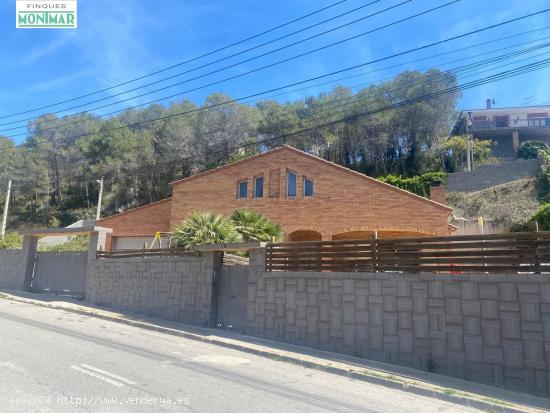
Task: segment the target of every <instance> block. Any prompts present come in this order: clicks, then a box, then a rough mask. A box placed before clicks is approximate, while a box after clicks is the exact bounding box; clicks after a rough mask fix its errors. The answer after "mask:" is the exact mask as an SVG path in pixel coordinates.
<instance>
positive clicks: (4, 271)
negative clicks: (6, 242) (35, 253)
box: [0, 250, 26, 290]
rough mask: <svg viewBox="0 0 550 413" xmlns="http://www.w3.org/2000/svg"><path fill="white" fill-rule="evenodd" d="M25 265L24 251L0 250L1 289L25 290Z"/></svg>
mask: <svg viewBox="0 0 550 413" xmlns="http://www.w3.org/2000/svg"><path fill="white" fill-rule="evenodd" d="M25 265H26V262H25V254H24V252H23V250H0V288H4V289H8V290H23V286H24V284H25Z"/></svg>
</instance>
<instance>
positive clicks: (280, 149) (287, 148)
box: [170, 145, 452, 212]
mask: <svg viewBox="0 0 550 413" xmlns="http://www.w3.org/2000/svg"><path fill="white" fill-rule="evenodd" d="M283 151H288V152H291V153H294V154H297V155H300V156H303V157H305V158H308V159H311V160H313V161H315V162H320V163H322V164H324V165H325V166H328V167H330V168H334V169H336V170H338V171H340V172H345V173H348V174H351V175H353V176H356V177H359V178H361V179H365V180H367V181H369V182H372V183H375V184H377V185H382V186H384V187H385V188H386V189H389V190H392V191H395V192H398V193H400V194H402V195H404V196H408V197H412V198H415V199H417V200H419V201H422V202H425V203H428V204H430V205H433V206H437V207H439V208H443V209H446V210H447V211H449V212H450V211H452V208H449V207H448V206H446V205H443V204H440V203H439V202H435V201H432V200H431V199H428V198H424V197H422V196H420V195H416V194H414V193H412V192H409V191H406V190H404V189H401V188H398V187H396V186H393V185H390V184H387V183H385V182H382V181H379V180H378V179H375V178H372V177H370V176H367V175H365V174H362V173H360V172H356V171H353V170H351V169H348V168H345V167H343V166H340V165H338V164H335V163H334V162H330V161H327V160H326V159H323V158H319V157H318V156H315V155H311V154H309V153H306V152H304V151H301V150H299V149H296V148H293V147H292V146H288V145H283V146H279V147H277V148H275V149H271V150H269V151H267V152H264V153H261V154H258V155H253V156H250V157H249V158H245V159H241V160H239V161H236V162H232V163H229V164H227V165H223V166H220V167H217V168H214V169H210V170H208V171H205V172H201V173H199V174H196V175H193V176H190V177H188V178H183V179H179V180H177V181H174V182H171V183H170V185H181V184H184V183H186V182H188V181H190V180H194V179H197V178H202V177H203V176H206V175H211V174H214V173H217V172H220V171H223V170H225V169H229V168H233V167H235V166H239V165H243V164H246V163H247V162H250V161H252V160H255V159H259V158H266V157H269V156H271V155H273V154H275V153H278V152H283Z"/></svg>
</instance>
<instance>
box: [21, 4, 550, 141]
mask: <svg viewBox="0 0 550 413" xmlns="http://www.w3.org/2000/svg"><path fill="white" fill-rule="evenodd" d="M548 11H550V9H544V10H541V11H538V12H535V13H530V14H527V15H524V16H520V17H517V18H514V19H510V20H506V21H504V22H500V23H496V24H493V25H490V26H485V27H483V28H480V29H476V30H472V31H470V32H467V33H463V34H460V35H456V36H452V37H448V38H446V39H443V40H439V41H436V42H433V43H429V44H426V45H423V46H419V47H415V48H413V49H408V50H405V51H403V52H398V53H394V54H392V55H389V56H385V57H382V58H378V59H374V60H371V61H368V62H365V63H361V64H358V65H354V66H351V67H347V68H344V69H340V70H337V71H334V72H331V73H329V74H325V75H320V76H316V77H313V78H310V79H308V80H304V81H301V82H295V83H293V84H291V85H286V86H284V87H278V88H274V89H271V90H269V91H266V92H262V93H256V94H253V95H249V96H247V97H245V98H244V99H246V98H251V97H254V96H258V95H261V94H265V93H271V92H274V91H277V90H281V89H283V88H286V87H291V86H296V85H299V84H303V83H306V82H309V81H313V80H317V79H321V78H325V77H327V76H332V75H335V74H339V73H343V72H347V71H350V70H354V69H357V68H360V67H364V66H368V65H372V64H374V63H378V62H381V61H384V60H388V59H392V58H395V57H399V56H404V55H407V54H410V53H413V52H417V51H419V50H423V49H427V48H430V47H433V46H436V45H440V44H444V43H448V42H450V41H453V40H456V39H460V38H463V37H467V36H470V35H472V34H477V33H480V32H484V31H487V30H490V29H493V28H496V27H500V26H503V25H506V24H510V23H513V22H516V21H519V20H523V19H526V18H529V17H532V16H535V15H539V14H542V13H547V12H548ZM238 76H239V75H238ZM215 83H218V82H215ZM175 96H178V95H172V96H169V97H167V98H171V97H175ZM167 98H164V99H167ZM242 99H243V98H241V100H242ZM232 101H235V100H232ZM153 102H154V101H152V102H150V103H153ZM225 104H227V102H226V103H225ZM217 106H219V105H217ZM184 114H187V113H175V114H171V115H165V116H161V117H158V118H153V119H148V120H145V121H141V122H136V123H133V124H128V125H123V126H119V127H116V128H112V129H109V130H107V131H113V130H119V129H123V128H125V127H131V126H141V125H143V124H147V123H151V122H155V121H158V120H165V119H170V118H173V117H177V116H182V115H184ZM104 131H105V130H104ZM99 132H102V131H101V130H98V131H95V132H88V133H84V134H80V135H76V136H74V137H70V138H61V139H57V140H68V139H78V138H82V137H85V136H90V135H93V134H95V133H99ZM21 135H25V134H21ZM14 136H20V135H14ZM54 140H55V139H52V140H51V141H54Z"/></svg>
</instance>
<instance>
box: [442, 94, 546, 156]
mask: <svg viewBox="0 0 550 413" xmlns="http://www.w3.org/2000/svg"><path fill="white" fill-rule="evenodd" d="M468 132H470V133H471V134H472V135H473V137H474V138H476V139H490V140H493V141H495V142H496V145H495V146H494V148H493V154H494V156H496V157H497V158H501V159H515V158H516V157H517V152H518V149H519V146H520V145H521V144H522V143H523V142H524V141H526V140H537V141H541V142H544V143H546V144H548V145H550V106H523V107H509V108H493V107H492V103H491V100H490V99H487V104H486V108H485V109H467V110H463V111H462V112H461V113H460V116H459V117H458V119H457V121H456V123H455V125H454V126H453V129H452V131H451V135H453V136H454V135H465V134H466V133H468Z"/></svg>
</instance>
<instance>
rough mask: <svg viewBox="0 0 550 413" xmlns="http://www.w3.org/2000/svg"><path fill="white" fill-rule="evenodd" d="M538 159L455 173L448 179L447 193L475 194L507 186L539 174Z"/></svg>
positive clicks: (484, 166) (521, 160)
mask: <svg viewBox="0 0 550 413" xmlns="http://www.w3.org/2000/svg"><path fill="white" fill-rule="evenodd" d="M539 169H540V167H539V161H538V159H518V160H515V161H509V162H501V163H498V164H489V165H480V166H476V167H475V169H474V171H473V172H455V173H452V174H449V175H448V177H447V191H449V192H473V191H480V190H482V189H486V188H491V187H493V186H496V185H502V184H506V183H508V182H512V181H517V180H518V179H522V178H529V177H534V176H536V175H537V174H538V172H539Z"/></svg>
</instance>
